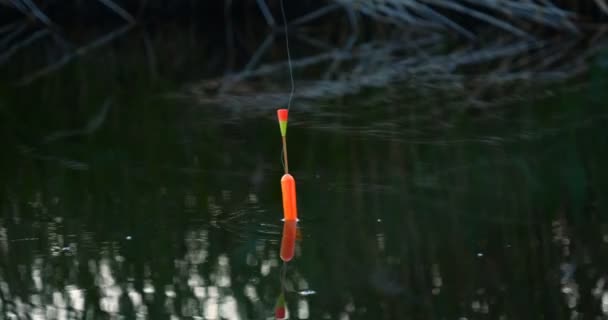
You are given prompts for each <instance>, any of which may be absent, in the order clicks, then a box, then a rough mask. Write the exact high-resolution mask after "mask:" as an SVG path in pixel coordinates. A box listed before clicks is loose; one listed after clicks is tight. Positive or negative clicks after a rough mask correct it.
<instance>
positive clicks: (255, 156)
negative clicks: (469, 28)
mask: <svg viewBox="0 0 608 320" xmlns="http://www.w3.org/2000/svg"><path fill="white" fill-rule="evenodd" d="M158 41H159V42H162V39H161V40H158ZM296 45H297V44H296ZM181 49H182V50H183V48H181ZM171 50H173V48H172V47H171V48H169V49H167V51H166V52H164V53H159V57H158V59H159V60H160V61H163V60H162V59H166V60H168V61H171V62H173V63H174V65H171V66H167V65H161V66H160V67H159V68H158V69H157V70H153V71H150V70H151V69H149V68H148V62H149V61H148V60H146V61H144V62H141V63H139V62H137V63H139V65H137V66H135V67H133V64H135V63H136V61H139V60H138V59H140V57H139V56H138V54H137V53H132V54H131V55H122V56H120V57H116V56H114V55H113V53H104V54H100V55H99V56H96V55H93V56H92V57H89V58H86V59H84V60H82V61H80V62H76V63H75V64H71V65H68V66H66V67H65V68H64V69H61V70H60V71H58V72H57V73H54V74H53V75H51V76H48V77H43V79H41V80H36V82H34V83H33V84H28V85H27V86H17V87H15V86H12V84H11V82H10V81H9V80H11V81H12V80H14V79H17V78H19V77H17V76H15V74H16V71H15V70H17V69H18V70H25V69H26V68H25V67H24V65H25V66H27V67H28V68H30V67H31V65H30V64H28V63H30V62H28V61H21V62H20V63H21V64H20V65H19V66H18V67H17V66H15V65H14V66H13V67H8V69H5V70H8V71H7V72H6V73H5V76H6V77H8V76H7V75H10V77H11V78H10V79H9V80H7V79H4V80H3V81H4V82H3V83H4V84H3V85H2V86H0V143H1V154H2V156H1V157H0V182H1V186H0V210H1V211H0V318H1V319H273V318H274V311H275V303H276V302H277V299H278V298H279V296H280V295H281V291H282V288H284V289H283V291H284V296H285V300H286V303H287V309H288V312H289V313H290V315H291V318H293V319H340V320H346V319H604V318H605V317H606V315H608V285H607V284H606V281H607V280H608V273H607V270H608V218H607V216H606V210H607V209H608V202H607V200H608V199H607V198H606V194H608V170H606V168H605V167H606V163H608V135H607V134H606V127H607V125H608V109H606V101H607V99H608V94H607V91H606V89H607V88H608V63H607V61H608V55H606V53H605V52H604V53H602V51H596V52H594V53H593V54H590V55H588V56H586V57H584V58H585V59H586V60H585V61H586V62H585V66H586V70H585V72H584V73H581V74H580V75H579V76H577V77H574V78H573V79H566V80H563V79H561V78H560V79H559V81H548V82H544V80H543V82H542V83H540V82H541V80H538V81H537V80H534V79H532V80H531V81H530V79H527V81H526V82H525V83H523V84H521V85H519V86H517V87H514V86H512V85H509V86H504V87H500V88H499V89H496V88H495V87H492V88H491V89H488V90H487V91H483V92H478V91H476V89H475V88H478V87H480V86H481V84H479V83H478V84H476V85H470V86H469V85H468V84H467V83H465V86H464V87H463V86H462V83H464V82H462V81H461V80H459V78H458V79H456V78H455V77H454V78H451V77H450V78H442V79H441V80H438V78H432V79H430V78H420V76H418V75H412V77H406V78H407V79H399V80H398V81H391V82H389V83H384V84H381V85H378V86H375V87H373V86H372V87H371V88H363V89H361V90H357V91H356V92H353V91H349V90H346V89H344V93H339V94H334V95H331V94H330V93H331V92H330V93H327V95H328V97H327V98H324V97H323V96H322V94H319V95H318V96H317V95H315V94H313V92H317V91H318V89H314V90H313V89H310V90H309V91H306V90H308V89H306V88H309V87H307V86H308V85H310V82H309V81H308V82H306V81H304V80H302V81H300V80H298V81H296V87H297V88H298V90H301V91H299V92H305V95H306V94H308V96H306V97H304V98H306V99H305V103H304V98H302V97H300V96H296V99H295V100H294V103H293V106H292V109H291V112H290V122H289V129H288V141H289V156H290V162H289V164H290V169H291V170H290V171H291V173H292V174H293V175H294V176H295V178H296V180H297V190H298V210H299V216H300V221H299V223H298V235H297V242H296V254H295V257H294V259H293V260H292V261H290V262H289V263H288V264H284V263H283V262H282V261H281V259H280V257H279V249H280V241H281V231H282V228H283V222H282V221H281V218H282V202H281V201H282V200H281V189H280V178H281V175H282V166H281V140H280V135H279V128H278V125H277V123H276V119H275V117H276V115H275V110H276V108H278V107H280V106H282V105H283V103H284V101H285V98H286V97H287V93H288V90H284V89H285V86H282V85H283V84H284V82H280V83H279V84H280V85H279V86H278V88H279V89H276V88H275V87H273V82H272V81H270V80H268V83H265V84H263V85H261V84H260V83H259V82H258V83H256V81H255V80H252V81H251V82H246V81H245V84H244V85H243V87H242V88H241V92H245V93H241V94H240V95H235V96H230V97H229V98H227V99H211V98H208V97H207V96H205V93H201V92H200V91H197V90H194V89H192V88H191V86H186V88H185V89H184V87H183V86H182V85H184V84H185V83H187V82H192V79H195V78H196V74H197V72H198V71H197V70H186V69H187V68H186V67H184V66H188V65H193V64H192V63H193V62H195V61H196V58H193V59H194V60H187V59H186V61H182V60H180V59H181V58H180V57H175V56H171V55H170V52H171ZM176 50H177V49H176ZM127 52H132V51H128V50H127ZM163 54H166V56H165V58H163V56H162V55H163ZM169 57H170V58H169ZM537 58H538V57H532V58H530V59H532V60H530V61H536V60H534V59H537ZM201 59H206V58H201ZM454 59H456V58H454ZM24 60H27V59H24ZM34 60H35V59H34ZM140 60H141V59H140ZM144 60H145V59H144ZM541 60H542V59H541ZM450 61H452V60H450ZM454 61H455V60H454ZM519 62H521V61H519ZM455 63H456V62H455ZM141 65H144V66H143V67H142V66H141ZM194 65H196V64H194ZM465 67H466V66H465ZM163 68H164V69H171V70H174V71H175V73H176V74H177V75H176V76H175V77H176V78H177V77H182V78H186V79H188V80H187V81H185V80H184V81H183V82H178V81H175V80H171V81H169V80H166V78H162V77H161V76H159V74H161V75H162V74H163V70H164V69H163ZM372 68H376V67H375V66H372ZM30 69H32V70H34V69H35V68H34V67H31V68H30ZM28 70H29V69H28ZM142 70H143V71H142ZM176 70H177V71H176ZM284 71H285V70H284ZM562 71H563V70H562ZM562 71H560V72H562ZM434 72H435V71H433V73H434ZM486 72H488V74H489V71H488V69H486V68H485V67H479V66H477V67H476V69H474V72H473V73H475V74H482V75H483V74H485V73H486ZM313 73H314V72H313ZM556 74H557V73H556ZM519 76H521V74H519ZM551 76H555V74H552V75H551ZM3 77H4V76H3ZM303 77H304V76H303ZM161 78H162V79H161ZM524 78H526V77H525V76H523V78H522V79H524ZM558 78H559V77H558ZM298 79H300V78H298ZM308 79H310V76H308ZM361 79H363V78H361ZM429 79H430V80H429ZM283 80H284V79H283ZM364 80H365V79H364ZM275 81H276V80H275ZM344 81H346V80H344ZM362 81H363V80H362ZM365 81H368V80H365ZM369 81H372V80H369ZM373 81H379V80H378V78H373ZM373 81H372V82H373ZM339 83H342V82H339ZM438 83H439V84H441V85H439V84H438ZM275 84H276V83H275ZM446 84H447V85H446ZM318 85H320V86H321V87H324V86H327V84H326V83H321V84H318ZM332 85H333V86H332V87H331V88H335V87H336V83H333V84H332ZM450 85H454V88H452V87H450ZM257 86H260V88H263V89H258V87H257ZM203 87H205V88H207V89H208V90H211V91H214V90H215V88H210V89H209V87H213V84H212V83H211V84H209V83H207V84H206V86H203ZM269 87H270V88H271V89H270V91H271V92H272V94H269V95H267V94H266V92H267V91H264V90H266V89H267V88H269ZM315 90H317V91H315ZM328 90H329V89H328ZM331 90H334V89H331ZM331 90H329V91H331ZM335 90H338V89H335ZM203 91H204V90H203ZM340 92H341V91H340ZM477 93H479V94H477ZM273 94H274V95H273ZM275 96H278V97H279V98H278V100H277V102H276V103H274V102H273V100H272V99H273V97H275ZM299 99H301V100H299ZM268 101H270V102H268ZM494 102H496V104H494ZM498 102H500V103H498Z"/></svg>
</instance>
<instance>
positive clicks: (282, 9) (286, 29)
mask: <svg viewBox="0 0 608 320" xmlns="http://www.w3.org/2000/svg"><path fill="white" fill-rule="evenodd" d="M281 14H282V15H283V27H284V28H285V47H286V49H287V65H288V66H289V79H290V81H291V92H290V93H289V100H288V101H287V110H289V108H290V107H291V100H292V99H293V95H294V93H295V91H296V86H295V83H294V80H293V68H292V66H291V53H290V52H289V33H288V32H289V31H288V28H287V17H286V16H285V6H284V5H283V0H281Z"/></svg>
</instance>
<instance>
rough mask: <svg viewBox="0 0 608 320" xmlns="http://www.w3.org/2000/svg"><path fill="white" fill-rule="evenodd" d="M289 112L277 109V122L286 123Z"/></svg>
mask: <svg viewBox="0 0 608 320" xmlns="http://www.w3.org/2000/svg"><path fill="white" fill-rule="evenodd" d="M288 112H289V110H287V109H279V110H277V116H278V117H279V121H287V113H288Z"/></svg>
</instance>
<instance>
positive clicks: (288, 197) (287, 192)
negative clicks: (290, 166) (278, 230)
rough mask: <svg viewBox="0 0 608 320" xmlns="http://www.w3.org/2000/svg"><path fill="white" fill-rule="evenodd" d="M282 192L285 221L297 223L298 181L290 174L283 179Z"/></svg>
mask: <svg viewBox="0 0 608 320" xmlns="http://www.w3.org/2000/svg"><path fill="white" fill-rule="evenodd" d="M281 191H282V193H283V218H284V219H285V221H289V220H294V221H297V220H298V207H297V203H296V180H295V179H294V178H293V176H291V175H290V174H289V173H286V174H284V175H283V177H282V178H281Z"/></svg>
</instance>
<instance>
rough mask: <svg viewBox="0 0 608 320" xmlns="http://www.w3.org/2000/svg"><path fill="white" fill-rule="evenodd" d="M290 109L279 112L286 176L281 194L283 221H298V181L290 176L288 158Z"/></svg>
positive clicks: (282, 183) (282, 181)
mask: <svg viewBox="0 0 608 320" xmlns="http://www.w3.org/2000/svg"><path fill="white" fill-rule="evenodd" d="M288 113H289V111H288V109H279V110H277V117H278V118H279V128H280V130H281V139H282V142H283V164H284V167H285V174H283V177H281V192H282V194H283V219H284V220H285V221H290V220H293V221H297V220H298V207H297V203H296V180H295V179H294V178H293V176H292V175H291V174H289V161H288V157H287V117H288Z"/></svg>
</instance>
